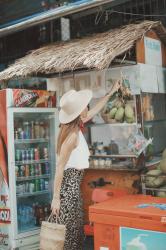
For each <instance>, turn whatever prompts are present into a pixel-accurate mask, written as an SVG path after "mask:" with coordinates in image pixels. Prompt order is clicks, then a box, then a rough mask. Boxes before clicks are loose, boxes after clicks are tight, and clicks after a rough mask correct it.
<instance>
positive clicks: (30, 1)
mask: <svg viewBox="0 0 166 250" xmlns="http://www.w3.org/2000/svg"><path fill="white" fill-rule="evenodd" d="M41 2H42V1H41V0H8V1H4V0H3V1H0V24H4V23H7V22H10V21H12V20H16V19H19V18H22V17H25V16H29V15H32V14H34V13H37V12H41V11H43V8H42V6H41Z"/></svg>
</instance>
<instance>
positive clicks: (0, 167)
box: [0, 90, 11, 249]
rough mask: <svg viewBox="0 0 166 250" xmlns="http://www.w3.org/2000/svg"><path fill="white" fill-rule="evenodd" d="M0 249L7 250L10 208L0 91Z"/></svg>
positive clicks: (2, 94) (3, 104) (3, 94)
mask: <svg viewBox="0 0 166 250" xmlns="http://www.w3.org/2000/svg"><path fill="white" fill-rule="evenodd" d="M0 116H1V119H0V249H7V248H6V247H7V246H8V239H9V233H8V230H9V225H10V223H11V222H10V208H9V183H8V168H7V166H8V162H7V157H8V152H7V128H6V119H7V117H6V91H5V90H3V91H0Z"/></svg>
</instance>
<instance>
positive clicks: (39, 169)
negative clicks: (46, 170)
mask: <svg viewBox="0 0 166 250" xmlns="http://www.w3.org/2000/svg"><path fill="white" fill-rule="evenodd" d="M38 174H39V175H42V167H41V164H38Z"/></svg>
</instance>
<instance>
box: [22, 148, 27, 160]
mask: <svg viewBox="0 0 166 250" xmlns="http://www.w3.org/2000/svg"><path fill="white" fill-rule="evenodd" d="M21 160H22V161H23V162H24V161H25V160H26V152H25V150H24V149H23V150H21Z"/></svg>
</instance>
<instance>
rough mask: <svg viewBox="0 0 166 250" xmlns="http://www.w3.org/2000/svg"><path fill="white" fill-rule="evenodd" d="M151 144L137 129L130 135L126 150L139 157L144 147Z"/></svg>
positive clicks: (150, 140)
mask: <svg viewBox="0 0 166 250" xmlns="http://www.w3.org/2000/svg"><path fill="white" fill-rule="evenodd" d="M151 143H152V138H150V139H149V140H147V139H146V138H145V137H144V135H143V134H142V132H141V130H140V129H137V130H136V132H135V133H132V134H131V135H130V137H129V139H128V149H129V151H132V152H133V153H134V154H135V155H136V156H139V155H140V154H141V153H142V152H143V151H144V150H145V149H146V147H147V146H148V145H149V144H151Z"/></svg>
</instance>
